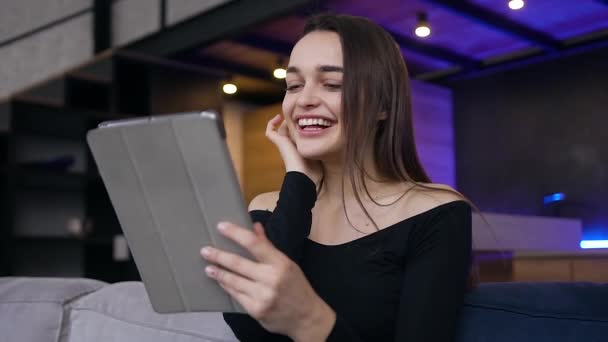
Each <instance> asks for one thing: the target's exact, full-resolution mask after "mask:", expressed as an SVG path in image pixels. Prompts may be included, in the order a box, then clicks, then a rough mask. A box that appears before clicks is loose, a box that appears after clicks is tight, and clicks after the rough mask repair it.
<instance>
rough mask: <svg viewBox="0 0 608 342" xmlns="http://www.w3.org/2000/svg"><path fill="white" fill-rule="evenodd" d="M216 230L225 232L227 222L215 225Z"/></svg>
mask: <svg viewBox="0 0 608 342" xmlns="http://www.w3.org/2000/svg"><path fill="white" fill-rule="evenodd" d="M217 229H218V230H221V231H225V230H226V229H228V223H227V222H220V223H218V224H217Z"/></svg>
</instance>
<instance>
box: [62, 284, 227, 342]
mask: <svg viewBox="0 0 608 342" xmlns="http://www.w3.org/2000/svg"><path fill="white" fill-rule="evenodd" d="M70 307H71V313H70V324H71V326H70V327H69V328H68V330H69V339H68V341H70V342H72V341H74V342H75V341H87V342H95V341H100V342H101V341H104V342H108V341H125V342H126V341H129V342H131V341H174V342H195V341H196V342H201V341H205V342H207V341H209V342H211V341H213V342H217V341H222V342H226V341H230V342H232V341H238V340H237V339H236V337H235V336H234V334H233V333H232V331H231V330H230V328H229V327H228V325H227V324H226V323H225V322H224V320H223V318H222V315H221V313H204V312H200V313H179V314H158V313H156V312H154V310H153V309H152V306H151V304H150V301H149V299H148V296H147V294H146V291H145V289H144V287H143V284H142V283H140V282H123V283H117V284H113V285H110V286H106V287H104V288H103V289H101V290H99V291H97V292H95V293H92V294H90V295H88V296H86V297H82V298H80V299H79V300H76V301H74V302H73V303H71V304H70Z"/></svg>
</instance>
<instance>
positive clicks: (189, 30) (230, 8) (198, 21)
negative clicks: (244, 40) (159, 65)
mask: <svg viewBox="0 0 608 342" xmlns="http://www.w3.org/2000/svg"><path fill="white" fill-rule="evenodd" d="M310 2H311V0H289V1H286V0H264V1H259V0H235V1H229V2H227V3H225V4H223V5H220V6H219V7H217V8H214V9H212V10H209V11H207V12H204V13H202V14H200V15H197V16H195V17H193V18H191V19H188V20H185V21H183V22H180V23H178V24H175V25H172V26H170V27H167V28H165V29H164V30H160V31H159V32H158V33H156V34H153V35H152V36H149V37H145V38H143V39H140V40H138V41H135V42H133V43H131V44H129V45H127V46H126V47H125V49H126V50H128V51H133V52H139V53H144V54H147V55H154V56H161V57H168V56H176V55H179V54H181V53H183V52H184V51H187V50H190V49H196V48H198V47H201V46H205V45H209V44H211V43H214V42H216V41H218V40H221V39H226V38H227V37H230V36H234V35H236V34H238V33H241V32H242V31H243V30H246V29H251V28H252V27H254V26H255V25H259V24H261V23H263V22H265V21H267V20H270V19H273V18H277V17H279V16H282V15H286V14H288V13H292V12H293V11H296V10H298V9H300V8H301V7H302V6H306V5H309V3H310Z"/></svg>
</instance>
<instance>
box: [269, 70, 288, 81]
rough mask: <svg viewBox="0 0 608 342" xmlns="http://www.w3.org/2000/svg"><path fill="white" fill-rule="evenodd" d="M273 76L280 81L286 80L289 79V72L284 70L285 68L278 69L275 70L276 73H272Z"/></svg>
mask: <svg viewBox="0 0 608 342" xmlns="http://www.w3.org/2000/svg"><path fill="white" fill-rule="evenodd" d="M272 75H273V76H274V77H275V78H278V79H281V80H282V79H284V78H285V77H287V70H285V69H283V68H276V69H274V71H273V72H272Z"/></svg>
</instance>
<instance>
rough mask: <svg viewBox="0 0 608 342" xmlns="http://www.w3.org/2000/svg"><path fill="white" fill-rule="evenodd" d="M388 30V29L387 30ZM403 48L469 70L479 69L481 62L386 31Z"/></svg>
mask: <svg viewBox="0 0 608 342" xmlns="http://www.w3.org/2000/svg"><path fill="white" fill-rule="evenodd" d="M385 29H386V28H385ZM386 30H387V31H388V33H390V35H391V36H393V39H395V41H396V42H397V44H399V46H401V47H402V48H405V49H408V50H411V51H414V52H417V53H420V54H423V55H426V56H429V57H431V58H434V59H439V60H442V61H446V62H450V63H452V64H456V65H458V66H461V67H463V68H467V69H477V68H478V67H479V65H480V62H479V61H477V60H475V59H473V58H471V57H469V56H466V55H462V54H459V53H457V52H454V51H452V50H450V49H446V48H444V47H441V46H436V45H431V44H428V43H423V42H421V41H419V40H417V39H414V38H410V37H407V36H404V35H402V34H400V33H397V32H394V31H390V30H388V29H386Z"/></svg>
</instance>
